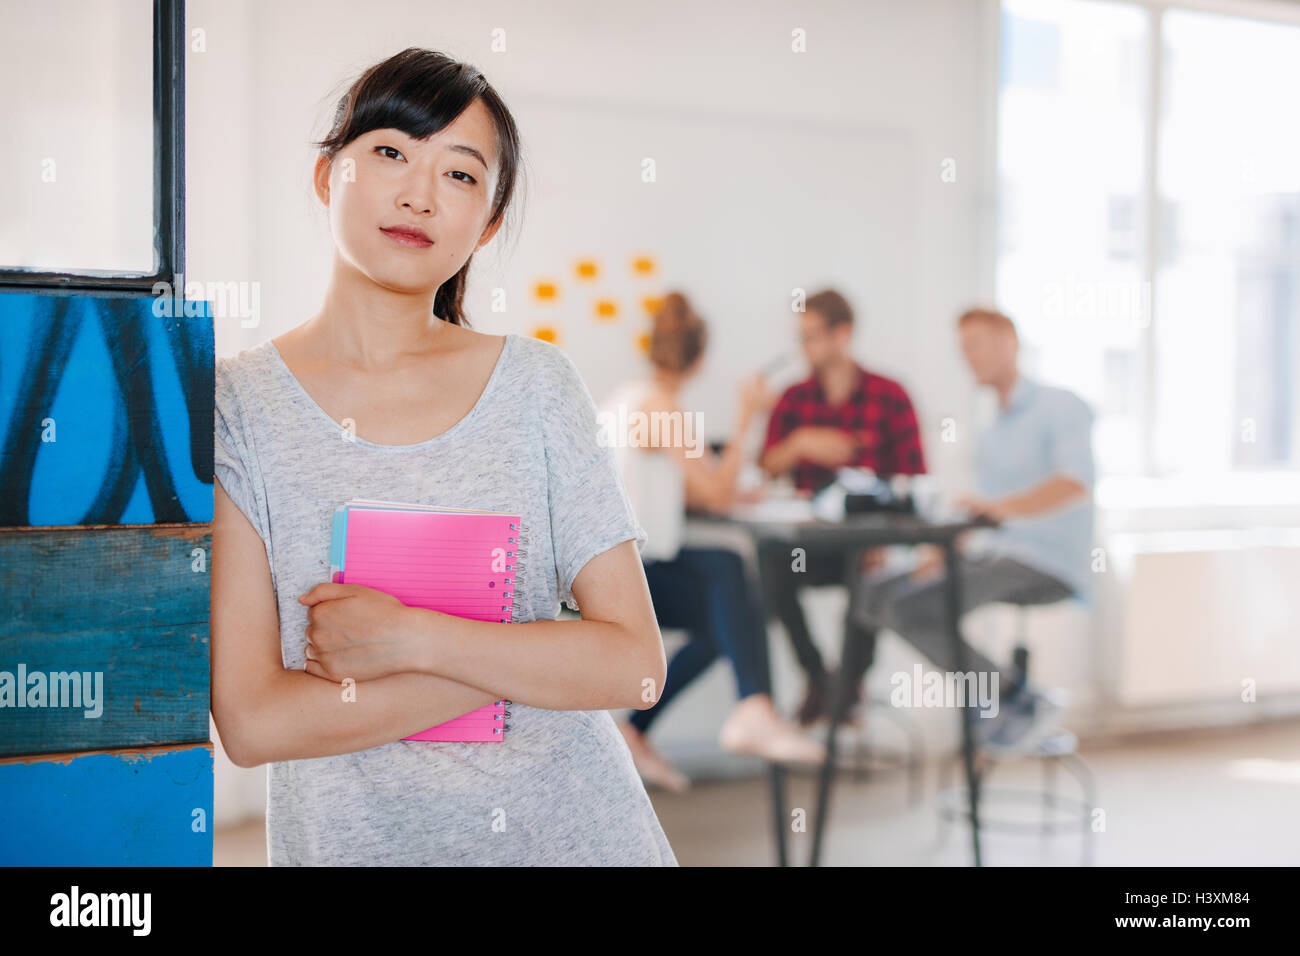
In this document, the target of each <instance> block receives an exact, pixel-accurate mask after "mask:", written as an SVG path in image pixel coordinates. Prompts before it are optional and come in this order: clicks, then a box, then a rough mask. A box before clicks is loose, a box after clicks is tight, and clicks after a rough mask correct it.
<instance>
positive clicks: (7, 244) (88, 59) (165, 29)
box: [0, 0, 185, 293]
mask: <svg viewBox="0 0 1300 956" xmlns="http://www.w3.org/2000/svg"><path fill="white" fill-rule="evenodd" d="M183 6H184V4H183V2H182V0H102V2H100V0H41V2H39V3H37V2H24V3H14V4H9V5H6V8H5V12H4V25H5V29H4V30H0V79H3V81H4V84H5V89H6V92H7V93H8V95H7V96H5V97H4V98H3V100H0V128H3V129H4V131H5V134H6V138H5V149H4V150H3V151H2V152H0V289H5V290H9V291H15V290H16V291H40V290H48V289H54V290H59V291H92V290H100V289H109V290H113V291H129V292H134V293H147V292H148V291H150V290H151V288H152V287H153V285H154V283H155V282H157V281H162V280H165V281H168V282H170V281H171V280H172V279H173V278H174V274H175V273H176V272H181V271H183V269H182V268H181V257H182V251H183V238H184V223H183V203H182V202H181V197H183V195H184V190H183V172H184V148H183V147H184V139H183V135H182V133H183V125H182V117H183V105H184V85H183V80H182V74H181V71H180V63H181V61H182V57H183V55H184V51H185V47H184V37H183V36H182V30H181V27H182V23H183Z"/></svg>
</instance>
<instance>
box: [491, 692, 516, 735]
mask: <svg viewBox="0 0 1300 956" xmlns="http://www.w3.org/2000/svg"><path fill="white" fill-rule="evenodd" d="M492 703H493V706H495V707H500V706H502V705H503V704H513V703H514V701H513V700H504V699H502V700H496V701H493V702H492ZM495 716H496V719H497V720H500V721H504V720H505V719H506V718H507V717H509V716H511V714H510V711H508V710H507V711H506V712H505V713H503V714H496V715H495ZM509 729H510V724H508V723H502V725H501V726H500V727H494V728H492V733H494V734H502V733H505V732H506V731H507V730H509Z"/></svg>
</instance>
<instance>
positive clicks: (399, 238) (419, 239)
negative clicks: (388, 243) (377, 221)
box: [379, 229, 433, 249]
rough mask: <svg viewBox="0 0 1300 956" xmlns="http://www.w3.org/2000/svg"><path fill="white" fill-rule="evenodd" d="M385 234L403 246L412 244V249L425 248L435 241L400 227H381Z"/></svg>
mask: <svg viewBox="0 0 1300 956" xmlns="http://www.w3.org/2000/svg"><path fill="white" fill-rule="evenodd" d="M379 231H380V232H382V233H383V234H384V235H385V236H387V237H388V238H389V239H392V240H393V241H394V242H396V243H400V244H401V245H403V246H410V247H411V248H412V249H423V248H424V247H425V246H431V245H433V241H432V240H430V239H425V238H424V237H423V236H416V235H413V234H411V233H409V232H402V231H400V230H398V229H380V230H379Z"/></svg>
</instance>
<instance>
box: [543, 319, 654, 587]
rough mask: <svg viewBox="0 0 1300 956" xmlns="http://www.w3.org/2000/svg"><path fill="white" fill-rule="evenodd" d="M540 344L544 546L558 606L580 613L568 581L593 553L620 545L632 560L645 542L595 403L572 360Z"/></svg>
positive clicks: (575, 575) (644, 533) (644, 534)
mask: <svg viewBox="0 0 1300 956" xmlns="http://www.w3.org/2000/svg"><path fill="white" fill-rule="evenodd" d="M538 341H539V343H540V344H541V345H542V346H544V348H543V349H542V351H543V355H544V357H545V359H546V361H545V362H544V371H543V374H542V375H540V376H539V382H538V384H539V385H540V389H539V396H538V402H537V407H538V411H539V413H540V416H541V428H542V433H543V436H544V439H545V445H546V479H547V487H548V489H549V495H550V502H549V506H550V507H549V510H550V519H551V542H552V545H553V547H554V551H555V555H554V556H555V574H556V583H557V588H558V594H559V597H560V600H561V601H562V602H564V603H565V604H567V605H568V606H569V607H570V608H572V609H573V610H575V611H576V610H579V608H578V604H577V600H576V599H575V598H574V596H573V580H574V578H576V577H577V576H578V573H579V572H580V571H581V570H582V569H583V567H585V566H586V564H587V562H588V561H590V560H591V559H592V558H594V557H595V556H596V555H598V554H602V553H604V552H605V551H608V550H609V549H610V548H613V547H614V546H616V545H618V544H620V543H621V542H624V541H635V542H636V547H637V551H638V553H639V552H640V551H642V550H643V549H644V547H645V543H646V539H647V535H646V532H645V529H644V528H642V527H641V524H640V522H638V521H637V517H636V513H635V511H634V510H633V508H632V503H631V500H630V499H629V497H628V492H627V486H626V484H625V483H624V481H623V476H622V473H621V472H620V471H619V468H618V463H617V460H616V459H615V457H614V449H613V448H612V447H611V446H610V444H609V442H608V441H601V440H600V434H601V431H600V423H599V420H598V418H597V410H596V403H595V401H594V400H593V399H592V397H591V392H590V391H589V390H588V388H587V384H586V383H585V382H584V381H583V380H582V376H581V375H580V374H579V373H578V369H577V367H576V366H575V365H574V364H573V360H572V359H570V358H569V356H568V355H567V354H565V353H564V352H563V351H562V350H561V349H560V348H559V347H558V346H555V345H552V344H551V343H549V342H542V341H541V340H538Z"/></svg>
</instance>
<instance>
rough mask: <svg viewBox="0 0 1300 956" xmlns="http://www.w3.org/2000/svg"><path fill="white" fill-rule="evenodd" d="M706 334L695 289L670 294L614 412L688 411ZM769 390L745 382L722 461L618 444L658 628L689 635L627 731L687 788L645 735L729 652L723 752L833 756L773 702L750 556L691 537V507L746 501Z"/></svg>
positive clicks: (677, 448)
mask: <svg viewBox="0 0 1300 956" xmlns="http://www.w3.org/2000/svg"><path fill="white" fill-rule="evenodd" d="M707 339H708V330H707V327H706V326H705V324H704V322H703V320H702V319H701V318H700V317H699V316H698V315H696V313H695V311H694V310H693V309H692V308H691V306H690V303H689V302H688V301H687V299H686V297H685V296H684V295H682V294H681V293H679V292H672V293H670V294H669V295H667V296H665V297H664V300H663V304H662V306H661V307H660V309H659V311H658V313H657V314H656V315H655V317H654V325H653V329H652V330H651V333H650V350H649V359H650V370H649V374H647V375H646V376H644V377H642V378H639V379H637V380H635V381H632V382H629V383H627V384H625V385H623V386H622V387H620V388H619V389H617V390H616V391H615V392H614V393H613V394H612V395H610V396H609V397H608V398H607V399H606V401H605V403H604V405H603V406H602V416H603V418H604V420H605V421H622V422H629V421H635V420H637V419H638V418H640V420H642V421H644V420H647V419H648V420H650V421H654V419H655V417H656V415H657V416H658V419H659V420H660V421H671V420H673V419H672V417H671V416H673V415H674V413H676V415H677V416H679V419H678V420H683V419H684V414H685V413H683V412H682V410H681V407H680V404H681V403H680V397H679V393H680V391H681V389H682V387H683V386H684V385H685V384H686V383H687V382H688V381H689V380H690V379H691V378H692V377H693V376H694V375H695V374H696V373H697V372H698V371H699V368H700V365H701V361H702V357H703V354H704V350H705V346H706V344H707ZM770 399H771V396H770V395H769V394H768V392H767V390H766V389H765V387H764V385H763V380H762V378H761V376H755V377H754V378H753V379H751V380H749V381H747V382H745V383H744V384H743V385H742V387H741V389H740V394H739V405H740V410H739V413H738V415H737V418H736V421H735V424H734V426H733V429H732V434H733V435H734V436H735V440H733V441H732V442H731V443H730V444H728V445H727V447H726V449H725V450H724V451H723V452H722V454H721V455H720V456H717V457H716V458H715V457H714V456H713V455H712V453H711V452H710V451H709V449H708V448H707V446H706V447H705V449H704V452H705V453H704V454H702V455H696V454H692V453H691V451H690V450H689V449H687V448H686V447H685V443H682V442H678V443H674V442H672V441H671V440H670V441H666V442H665V441H662V440H661V436H653V437H650V438H649V440H648V441H644V442H643V441H642V439H641V438H640V437H639V436H635V435H632V434H631V429H629V430H628V434H624V435H621V436H615V437H616V439H617V440H615V441H613V442H612V444H613V445H614V448H615V455H616V457H617V458H618V461H619V465H620V468H621V470H622V473H623V479H624V482H625V483H626V485H627V489H628V494H629V496H630V497H631V500H632V506H633V508H634V509H635V511H636V514H637V518H638V520H639V521H640V523H641V525H642V527H644V528H645V529H646V532H647V534H648V540H647V542H646V545H645V547H644V548H642V550H641V559H642V561H643V562H644V564H645V574H646V581H647V583H648V584H649V585H650V596H651V598H652V600H653V601H654V608H655V615H656V617H657V618H658V621H659V626H660V627H671V628H683V629H685V630H686V632H687V635H688V637H689V640H688V642H687V643H686V645H684V646H683V647H682V648H681V650H679V651H678V652H677V653H676V654H675V655H674V656H673V659H672V660H671V661H670V662H669V664H668V677H667V684H666V685H665V687H664V691H663V693H662V694H661V695H660V697H659V701H658V703H657V704H655V706H653V707H651V708H649V709H648V710H638V711H636V712H634V713H633V714H632V715H631V717H630V719H628V720H627V721H624V722H623V724H621V725H620V729H621V730H622V731H623V736H624V738H625V739H626V740H627V743H628V749H629V750H631V752H632V759H633V761H634V762H635V763H636V766H637V769H638V771H640V773H641V776H642V777H643V778H645V779H646V780H647V781H650V782H652V783H656V784H658V785H660V786H663V787H665V788H668V789H670V790H675V791H678V792H680V791H683V790H685V789H686V788H687V787H688V786H689V780H688V779H687V778H686V777H685V776H683V775H682V774H681V773H680V772H679V771H678V770H676V769H675V768H674V767H673V766H672V765H671V764H670V763H669V762H668V760H667V759H666V758H665V757H664V756H663V755H662V754H661V753H659V751H658V750H656V749H655V748H654V747H653V746H651V744H650V741H649V739H648V737H647V733H648V731H649V729H650V726H651V724H652V723H653V722H654V721H655V719H656V718H657V717H658V716H659V715H660V714H661V713H662V712H663V711H664V709H665V708H666V707H667V706H668V705H669V704H670V703H671V701H672V700H673V698H675V697H676V696H677V695H678V694H680V693H681V692H682V690H683V689H684V688H685V687H686V686H687V685H688V684H690V683H691V681H693V680H694V679H695V678H696V677H698V676H699V675H700V674H702V673H703V672H704V671H705V669H706V668H708V667H709V665H710V664H712V663H713V661H714V660H716V659H717V658H718V657H719V656H722V657H725V658H726V659H727V660H728V661H729V662H730V664H731V669H732V672H733V673H734V675H735V679H736V696H737V698H738V703H737V704H736V705H735V707H734V708H733V709H732V711H731V713H730V715H729V716H728V717H727V720H726V721H725V722H724V724H723V726H722V729H721V732H720V733H719V742H720V743H721V745H722V746H723V747H724V748H725V749H727V750H729V751H731V752H733V753H743V754H753V755H757V756H761V757H764V758H766V759H769V760H776V761H782V762H808V763H820V762H821V761H822V760H823V759H824V758H825V755H826V752H825V748H823V747H822V745H821V744H819V743H817V742H815V741H813V740H811V739H810V738H808V737H806V736H804V735H803V734H802V733H801V732H800V731H799V730H798V729H797V728H795V727H794V726H793V725H792V724H790V723H788V722H787V721H785V720H784V719H783V718H782V717H781V716H780V714H779V713H778V712H777V710H776V707H775V706H774V704H773V702H772V696H771V691H770V688H769V687H768V667H767V630H766V625H765V622H766V619H767V618H766V615H765V613H764V611H763V608H762V606H761V604H760V601H759V596H758V592H757V591H756V590H755V588H754V587H753V586H752V584H751V582H750V580H749V577H748V576H747V574H746V570H745V564H744V561H743V560H742V559H741V557H740V555H739V554H737V553H736V552H735V551H730V550H726V549H722V548H695V547H686V546H683V544H682V529H683V525H684V522H685V517H686V510H687V509H688V508H689V509H692V510H703V511H714V512H719V513H721V512H726V511H728V510H729V509H730V508H731V506H732V504H733V502H735V501H736V500H737V498H738V493H737V478H738V477H739V474H740V469H741V467H742V465H743V464H744V463H745V459H744V453H743V451H742V447H741V439H742V438H743V437H744V435H745V433H746V432H747V431H748V429H749V426H750V424H751V423H752V422H753V420H754V416H755V415H758V414H760V413H762V412H764V411H766V410H767V408H768V407H769V406H770V404H771V401H770ZM620 412H621V413H622V414H620ZM638 412H640V413H644V416H645V417H644V418H641V416H637V415H636V414H635V413H638ZM681 434H685V430H684V429H682V430H681Z"/></svg>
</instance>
